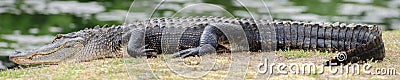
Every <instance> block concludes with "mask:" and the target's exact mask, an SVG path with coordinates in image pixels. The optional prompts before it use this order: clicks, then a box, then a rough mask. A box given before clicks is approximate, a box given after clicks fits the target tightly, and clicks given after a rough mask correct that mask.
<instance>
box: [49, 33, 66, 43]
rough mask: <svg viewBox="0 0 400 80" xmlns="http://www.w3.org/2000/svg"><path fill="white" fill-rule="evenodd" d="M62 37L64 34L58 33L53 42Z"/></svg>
mask: <svg viewBox="0 0 400 80" xmlns="http://www.w3.org/2000/svg"><path fill="white" fill-rule="evenodd" d="M62 37H63V36H62V35H61V34H57V35H56V38H54V40H53V42H51V43H54V42H56V41H57V40H59V39H61V38H62Z"/></svg>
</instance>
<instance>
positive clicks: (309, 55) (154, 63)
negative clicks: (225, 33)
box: [0, 31, 400, 80]
mask: <svg viewBox="0 0 400 80" xmlns="http://www.w3.org/2000/svg"><path fill="white" fill-rule="evenodd" d="M383 39H384V42H385V50H386V57H385V59H384V60H383V61H380V62H367V64H370V65H371V66H373V68H395V69H397V70H400V58H399V57H400V54H399V53H400V51H399V50H400V31H384V32H383ZM277 54H278V55H279V56H282V58H279V59H280V60H284V61H285V62H289V63H290V62H293V63H299V62H311V63H320V62H323V60H327V59H329V58H331V57H332V56H334V54H332V53H328V52H320V51H304V50H289V49H287V50H280V51H277ZM206 56H207V55H206ZM218 56H219V57H217V60H216V63H218V64H228V65H222V66H221V65H219V66H216V67H218V69H215V70H212V71H210V72H209V73H208V74H207V75H206V76H204V77H201V79H224V78H225V77H226V76H227V75H226V74H227V73H229V69H225V68H229V67H224V66H229V64H230V63H232V62H234V61H231V58H230V57H232V56H229V55H228V56H224V55H218ZM239 56H247V55H239ZM250 56H256V57H257V56H258V55H255V54H250ZM165 59H166V58H153V59H147V60H146V59H142V58H129V59H125V58H113V59H103V60H94V61H90V62H81V63H61V64H58V65H34V66H28V67H25V68H17V69H9V70H4V71H1V72H0V79H130V77H132V76H135V75H140V74H143V73H150V76H148V77H146V78H151V79H185V78H184V77H182V76H180V75H177V74H176V73H174V72H173V71H171V69H170V68H168V65H166V64H165V63H166V61H171V60H165ZM206 60H207V59H206ZM258 62H259V60H252V61H250V63H249V67H248V68H249V69H248V70H247V72H246V76H244V77H245V78H247V79H253V78H257V77H256V75H257V74H258V73H257V72H256V71H255V69H254V66H256V65H257V64H258ZM321 69H324V70H328V68H317V71H318V70H321ZM360 72H362V71H360ZM152 73H154V74H156V76H153V74H152ZM398 75H399V74H397V75H387V76H382V75H365V74H361V75H354V74H336V75H333V74H329V73H324V74H316V73H312V74H309V75H302V74H289V75H274V76H272V77H270V79H307V80H309V79H311V80H313V79H326V78H329V79H342V78H348V79H399V78H400V76H398Z"/></svg>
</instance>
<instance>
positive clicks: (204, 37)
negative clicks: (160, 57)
mask: <svg viewBox="0 0 400 80" xmlns="http://www.w3.org/2000/svg"><path fill="white" fill-rule="evenodd" d="M221 36H222V33H221V31H220V30H219V29H218V28H217V27H216V26H215V25H207V26H206V27H205V28H204V31H203V33H202V34H201V37H200V45H199V46H198V47H195V48H189V49H186V50H182V51H179V52H176V53H174V54H172V56H173V57H188V56H195V55H204V54H207V53H211V52H213V51H216V49H217V47H218V38H219V37H221Z"/></svg>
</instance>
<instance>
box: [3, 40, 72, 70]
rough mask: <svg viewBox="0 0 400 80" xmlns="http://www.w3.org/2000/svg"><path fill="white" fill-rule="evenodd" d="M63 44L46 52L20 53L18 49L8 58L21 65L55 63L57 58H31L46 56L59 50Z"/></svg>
mask: <svg viewBox="0 0 400 80" xmlns="http://www.w3.org/2000/svg"><path fill="white" fill-rule="evenodd" d="M64 45H65V43H64V44H61V45H59V46H58V47H56V48H54V49H52V50H49V51H46V52H25V53H22V52H20V51H15V52H14V53H13V54H11V55H10V56H9V57H10V60H12V61H13V62H15V63H17V64H21V65H29V64H43V63H44V64H55V63H57V62H59V60H58V61H57V60H45V61H35V60H32V58H34V57H41V56H46V55H50V54H52V53H54V52H56V51H58V50H60V49H61V48H63V47H64Z"/></svg>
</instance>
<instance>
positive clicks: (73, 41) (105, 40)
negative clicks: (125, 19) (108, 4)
mask: <svg viewBox="0 0 400 80" xmlns="http://www.w3.org/2000/svg"><path fill="white" fill-rule="evenodd" d="M121 30H122V29H121V28H120V27H112V28H95V29H85V30H81V31H78V32H72V33H69V34H59V35H57V36H56V37H55V39H54V40H53V42H52V43H50V44H48V45H45V46H42V47H40V48H37V49H33V50H30V51H26V52H21V51H15V52H14V53H13V54H11V55H10V59H11V60H12V61H13V62H15V63H17V64H23V65H27V64H57V63H59V62H77V61H88V60H93V59H99V58H106V57H121V56H122V53H121V50H122V49H120V47H121V40H122V37H121V36H119V34H121Z"/></svg>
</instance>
